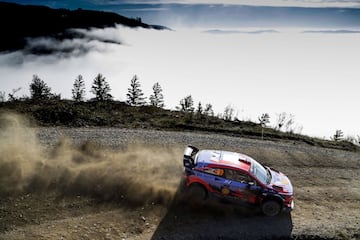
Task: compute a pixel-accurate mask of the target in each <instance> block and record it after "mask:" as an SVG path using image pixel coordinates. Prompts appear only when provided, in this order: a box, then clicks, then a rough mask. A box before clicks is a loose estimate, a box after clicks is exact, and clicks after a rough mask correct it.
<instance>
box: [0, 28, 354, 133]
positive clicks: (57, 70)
mask: <svg viewBox="0 0 360 240" xmlns="http://www.w3.org/2000/svg"><path fill="white" fill-rule="evenodd" d="M206 30H207V29H196V30H195V29H192V30H189V29H179V30H177V31H156V30H145V29H129V28H124V27H121V26H118V28H117V29H104V30H98V29H97V30H96V29H94V30H91V31H89V32H87V31H83V32H82V34H84V35H86V36H88V37H89V38H90V37H91V38H92V39H109V40H111V41H116V42H121V44H112V43H106V42H104V41H99V40H89V41H85V42H84V41H82V40H81V41H79V40H71V41H69V40H65V41H63V42H57V43H56V45H57V48H59V49H63V48H64V49H69V48H70V49H74V50H75V51H69V52H66V53H62V54H59V53H57V54H51V55H41V56H36V55H33V54H28V53H26V52H14V53H9V54H3V55H0V76H1V77H2V80H1V89H0V91H5V92H6V93H11V91H12V89H16V88H18V87H22V90H21V91H20V92H18V93H17V96H19V97H21V95H22V94H25V95H29V91H28V86H29V84H30V82H31V79H32V76H33V74H37V75H38V76H39V77H40V78H41V79H43V80H44V81H45V82H46V83H47V84H48V85H49V86H50V87H51V88H52V90H53V91H54V92H55V93H61V96H62V97H63V98H71V88H72V85H73V83H74V80H75V78H76V77H77V76H78V75H79V74H82V75H83V77H84V80H85V85H86V91H87V94H86V98H87V99H90V98H91V97H93V95H92V94H91V93H90V92H89V91H90V87H91V84H92V81H93V79H94V78H95V76H96V75H97V74H98V73H101V74H103V76H105V77H106V80H107V81H108V82H109V84H110V86H111V88H112V92H111V94H112V95H113V96H114V97H115V99H116V100H121V101H125V100H126V93H127V89H128V87H129V86H130V80H131V79H132V77H133V76H134V75H135V74H136V75H137V76H138V77H139V81H140V83H141V88H142V90H143V92H144V94H145V96H147V97H148V96H149V95H150V94H151V93H152V86H153V84H154V83H156V82H159V83H160V85H161V87H162V88H163V90H164V97H165V105H166V108H169V109H175V106H177V105H178V104H179V102H180V100H181V99H182V98H184V97H185V96H187V95H189V94H191V95H192V96H193V98H194V101H195V104H197V103H198V102H199V101H201V103H202V104H203V105H205V104H206V103H211V104H212V105H213V107H214V110H215V112H216V113H223V111H224V109H225V107H226V106H228V105H231V106H232V107H233V108H234V109H235V114H236V116H237V117H238V118H239V119H241V120H253V121H257V117H258V116H260V115H261V114H262V113H265V112H268V113H269V114H270V115H271V119H272V120H273V121H275V118H276V114H277V113H280V112H287V113H291V114H293V115H295V120H296V122H297V123H299V124H301V125H303V127H304V130H303V131H304V133H307V134H312V135H317V136H321V137H322V136H327V137H328V136H331V135H332V134H333V133H334V132H335V130H336V129H338V128H341V129H342V130H343V131H344V132H345V134H358V133H356V132H355V131H356V130H357V129H359V125H358V123H359V122H360V119H359V117H360V116H358V115H357V114H356V113H355V112H354V109H353V107H351V106H353V104H354V103H355V102H356V101H357V96H358V94H357V89H359V86H358V84H359V83H358V74H357V72H358V62H360V57H359V56H360V48H359V44H358V41H357V39H358V36H359V33H356V32H354V33H346V34H340V33H339V32H340V31H337V30H332V29H331V30H332V31H335V33H336V34H329V33H327V34H323V33H322V32H324V30H323V29H321V30H320V32H314V33H312V34H304V33H302V32H303V31H304V29H295V30H291V29H290V30H284V29H280V30H279V29H274V31H268V29H256V28H244V29H219V31H220V32H225V33H227V32H235V33H238V32H241V34H207V33H204V31H206ZM310 30H314V29H310ZM329 31H330V30H329ZM342 31H344V30H342ZM254 32H256V33H257V32H262V33H261V34H253V33H254ZM39 41H40V42H41V44H42V45H47V44H49V41H50V42H51V40H49V39H42V40H39V39H36V40H35V41H34V42H33V43H30V45H36V44H39ZM72 44H73V46H71V45H72ZM79 46H86V49H87V50H88V51H87V52H84V53H83V54H78V52H77V51H80V50H78V48H79ZM319 109H321V111H320V110H319Z"/></svg>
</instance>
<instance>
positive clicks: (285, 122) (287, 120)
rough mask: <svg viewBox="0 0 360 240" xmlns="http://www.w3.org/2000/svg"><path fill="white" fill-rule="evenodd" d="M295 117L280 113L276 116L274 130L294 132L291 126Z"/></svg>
mask: <svg viewBox="0 0 360 240" xmlns="http://www.w3.org/2000/svg"><path fill="white" fill-rule="evenodd" d="M294 118H295V116H294V115H292V114H287V113H286V112H282V113H279V114H277V119H276V125H275V129H276V130H279V131H281V130H282V129H284V130H285V132H291V133H292V132H294V128H293V125H294V123H295V121H294Z"/></svg>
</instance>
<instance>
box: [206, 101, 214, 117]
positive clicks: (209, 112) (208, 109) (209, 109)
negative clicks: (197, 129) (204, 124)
mask: <svg viewBox="0 0 360 240" xmlns="http://www.w3.org/2000/svg"><path fill="white" fill-rule="evenodd" d="M204 114H205V115H206V116H214V110H213V109H212V105H211V104H210V103H207V104H206V105H205V109H204Z"/></svg>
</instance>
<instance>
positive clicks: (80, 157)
mask: <svg viewBox="0 0 360 240" xmlns="http://www.w3.org/2000/svg"><path fill="white" fill-rule="evenodd" d="M24 130H25V132H26V134H25V135H26V138H28V137H29V138H31V139H30V140H31V141H30V140H29V139H24V135H22V138H15V139H13V140H12V142H13V143H12V145H11V146H12V147H14V152H13V154H12V155H11V154H4V153H6V151H8V150H4V149H5V148H1V149H0V151H2V152H1V153H2V154H1V155H2V158H1V159H0V164H1V165H0V170H1V174H2V176H1V177H0V180H2V181H3V182H4V181H5V182H6V181H7V177H10V176H14V174H11V173H10V172H11V171H10V169H11V167H9V162H8V161H5V160H6V159H5V158H4V156H7V159H8V158H12V157H16V159H15V158H14V159H15V160H16V161H18V159H20V158H27V157H26V156H29V158H31V159H32V160H31V161H34V162H36V164H37V165H39V162H41V166H42V167H40V168H34V169H35V170H34V169H33V170H32V171H31V174H33V175H31V176H30V175H29V174H30V172H26V171H25V170H24V168H21V169H22V173H19V175H16V176H17V178H14V179H13V180H11V181H7V182H6V183H7V184H8V185H7V187H8V188H6V187H4V184H0V186H1V187H2V188H3V189H1V193H2V195H3V197H2V198H1V199H0V239H153V240H155V239H279V238H282V239H288V238H293V239H360V230H359V229H360V153H354V152H345V151H339V150H332V149H323V148H316V147H311V146H307V145H305V144H299V143H293V142H286V143H285V142H272V141H259V140H252V139H242V138H234V137H229V136H223V135H215V134H198V133H186V132H162V131H148V130H144V131H142V130H125V129H111V128H106V129H101V128H81V129H64V128H39V129H27V128H22V130H21V131H22V132H23V131H24ZM6 131H10V133H11V130H9V129H7V130H6ZM16 131H18V130H16ZM33 131H35V133H36V134H35V135H32V132H33ZM2 135H3V136H4V133H3V134H2ZM5 135H6V134H5ZM12 135H17V134H15V133H14V134H12ZM3 136H2V137H3ZM7 136H10V135H7ZM64 136H66V138H67V139H68V140H61V139H64ZM34 137H35V139H33V138H34ZM3 139H4V138H3ZM20 139H22V140H20ZM36 139H38V140H39V141H38V142H37V141H36ZM24 140H25V141H24ZM89 140H90V142H89ZM17 141H18V142H17ZM29 142H35V143H31V144H35V146H36V148H39V149H36V151H35V150H34V149H32V151H26V152H24V153H22V151H20V150H19V149H18V148H22V147H23V148H25V147H31V146H32V145H29V146H28V144H29ZM59 142H60V144H59ZM84 142H87V143H86V144H83V143H84ZM93 142H96V143H99V144H101V145H102V147H100V146H99V145H97V144H94V143H93ZM189 143H191V144H193V145H196V146H199V147H200V148H221V149H226V150H234V151H239V152H243V153H246V154H248V155H250V156H252V157H254V158H255V159H258V160H259V161H261V162H262V163H264V164H268V165H270V166H272V167H274V168H276V169H278V170H280V171H282V172H284V173H285V174H287V175H288V176H289V178H290V180H292V183H293V185H294V189H295V210H294V211H293V212H292V213H291V214H282V215H280V216H278V217H275V218H268V217H263V216H261V214H259V213H258V212H257V211H247V210H246V209H242V208H234V207H233V206H229V205H224V206H221V207H219V206H218V205H216V206H207V207H206V206H205V207H202V208H200V209H192V208H191V207H189V206H187V205H184V204H180V203H178V202H177V201H175V200H174V199H176V195H177V190H178V189H177V186H178V184H179V180H180V178H181V160H182V159H181V157H182V151H183V149H184V147H185V145H186V144H189ZM3 146H4V144H3ZM6 149H8V148H6ZM74 149H75V150H74ZM16 151H17V152H16ZM22 154H23V155H22ZM34 154H35V156H33V155H34ZM19 156H21V157H19ZM65 156H68V157H69V159H71V161H69V162H67V161H68V160H67V158H65ZM52 159H55V160H56V161H57V162H56V164H54V163H53V162H52ZM89 159H91V160H89ZM15 160H14V161H15ZM19 161H20V160H19ZM97 161H99V162H101V164H99V163H97ZM74 162H75V163H74ZM119 162H120V163H121V164H119ZM5 163H6V164H5ZM26 164H30V163H28V162H27V163H26ZM37 165H36V166H37ZM123 165H127V167H126V168H123ZM21 166H25V165H21ZM26 166H27V165H26ZM49 171H50V172H51V174H50V175H49V176H46V178H45V175H46V173H47V172H49ZM58 171H62V172H63V173H62V175H61V176H60V177H54V176H55V175H57V172H58ZM64 173H66V174H64ZM26 174H28V175H27V178H25V177H24V175H26ZM120 175H121V177H120ZM140 175H144V176H145V177H138V176H140ZM29 176H30V177H29ZM35 176H36V177H35ZM79 176H82V178H80V177H79ZM26 179H31V184H27V183H26V181H25V180H26ZM123 183H126V184H123ZM11 184H14V185H16V188H14V189H15V190H14V189H13V188H9V186H10V185H11ZM125 185H126V186H125ZM4 189H5V190H6V191H5V190H4ZM115 191H117V192H115Z"/></svg>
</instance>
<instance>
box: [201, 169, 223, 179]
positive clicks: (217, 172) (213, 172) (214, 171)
mask: <svg viewBox="0 0 360 240" xmlns="http://www.w3.org/2000/svg"><path fill="white" fill-rule="evenodd" d="M204 172H205V173H209V174H211V175H216V176H219V177H224V169H221V168H206V169H204Z"/></svg>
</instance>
